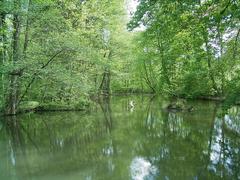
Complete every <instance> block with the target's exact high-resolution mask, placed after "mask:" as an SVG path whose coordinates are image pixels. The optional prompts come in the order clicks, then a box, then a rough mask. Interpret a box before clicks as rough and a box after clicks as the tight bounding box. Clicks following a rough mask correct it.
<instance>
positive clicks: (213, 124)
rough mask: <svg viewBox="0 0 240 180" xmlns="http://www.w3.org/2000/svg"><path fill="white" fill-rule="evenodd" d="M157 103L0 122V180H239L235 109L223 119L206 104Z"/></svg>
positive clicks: (239, 123) (114, 101)
mask: <svg viewBox="0 0 240 180" xmlns="http://www.w3.org/2000/svg"><path fill="white" fill-rule="evenodd" d="M131 102H134V107H131V106H130V105H129V104H131ZM163 103H164V100H163V99H161V98H152V97H150V96H130V97H112V98H108V99H101V100H100V103H99V105H96V107H94V108H93V110H92V111H91V112H89V113H83V112H58V113H57V112H54V113H41V114H30V115H29V114H26V115H22V116H20V117H18V119H16V118H14V117H11V118H9V119H5V120H4V121H2V122H4V123H2V124H1V129H0V160H1V161H0V162H1V163H0V179H6V180H7V179H24V180H27V179H43V180H45V179H46V180H47V179H51V180H52V179H53V180H55V179H56V180H59V179H60V180H61V179H87V180H89V179H114V180H115V179H116V180H117V179H239V178H240V172H239V169H240V112H239V109H238V108H237V107H234V108H232V109H230V110H229V112H228V114H223V113H218V112H220V111H221V109H220V108H218V106H217V105H216V104H214V103H209V102H190V103H191V104H192V105H193V106H194V107H195V111H194V112H191V113H189V112H177V113H173V112H168V111H166V110H164V109H162V107H163ZM219 114H220V115H219Z"/></svg>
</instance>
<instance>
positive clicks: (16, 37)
mask: <svg viewBox="0 0 240 180" xmlns="http://www.w3.org/2000/svg"><path fill="white" fill-rule="evenodd" d="M14 8H15V13H14V15H13V30H14V31H13V39H12V42H13V43H12V63H13V65H16V63H17V61H19V58H20V55H19V46H20V30H21V27H20V16H19V14H18V10H20V2H19V1H18V0H15V1H14ZM19 76H20V73H19V72H17V70H15V71H14V72H11V73H10V84H9V93H8V97H7V102H6V103H7V104H6V108H5V114H6V115H15V114H16V113H17V110H18V99H19V91H20V82H19V80H20V77H19Z"/></svg>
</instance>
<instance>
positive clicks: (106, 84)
mask: <svg viewBox="0 0 240 180" xmlns="http://www.w3.org/2000/svg"><path fill="white" fill-rule="evenodd" d="M110 58H111V51H110V52H109V54H108V55H107V60H108V61H109V60H110ZM110 81H111V72H110V68H109V66H108V65H106V67H105V69H104V72H103V78H102V82H101V85H100V87H99V92H100V94H103V95H106V96H108V95H109V94H110Z"/></svg>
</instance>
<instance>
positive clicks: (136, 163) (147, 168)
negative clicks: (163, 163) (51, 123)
mask: <svg viewBox="0 0 240 180" xmlns="http://www.w3.org/2000/svg"><path fill="white" fill-rule="evenodd" d="M130 171H131V178H132V180H144V179H148V180H152V179H154V177H155V175H156V174H157V171H158V170H157V168H156V167H155V166H153V165H151V163H150V162H149V161H147V160H146V159H144V158H142V157H135V158H134V159H133V160H132V163H131V166H130Z"/></svg>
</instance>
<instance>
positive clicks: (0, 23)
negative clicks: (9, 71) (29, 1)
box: [0, 0, 6, 105]
mask: <svg viewBox="0 0 240 180" xmlns="http://www.w3.org/2000/svg"><path fill="white" fill-rule="evenodd" d="M0 2H1V3H3V0H2V1H0ZM5 19H6V14H5V12H1V13H0V29H2V30H4V29H5V28H6V27H5V26H6V25H5ZM0 37H1V39H0V42H1V44H2V48H1V51H0V58H1V66H3V65H4V64H5V62H6V35H5V32H4V31H1V34H0ZM1 84H2V87H1V89H2V95H1V97H0V98H1V101H2V105H3V104H4V101H5V96H4V92H5V76H4V74H3V73H1Z"/></svg>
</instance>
